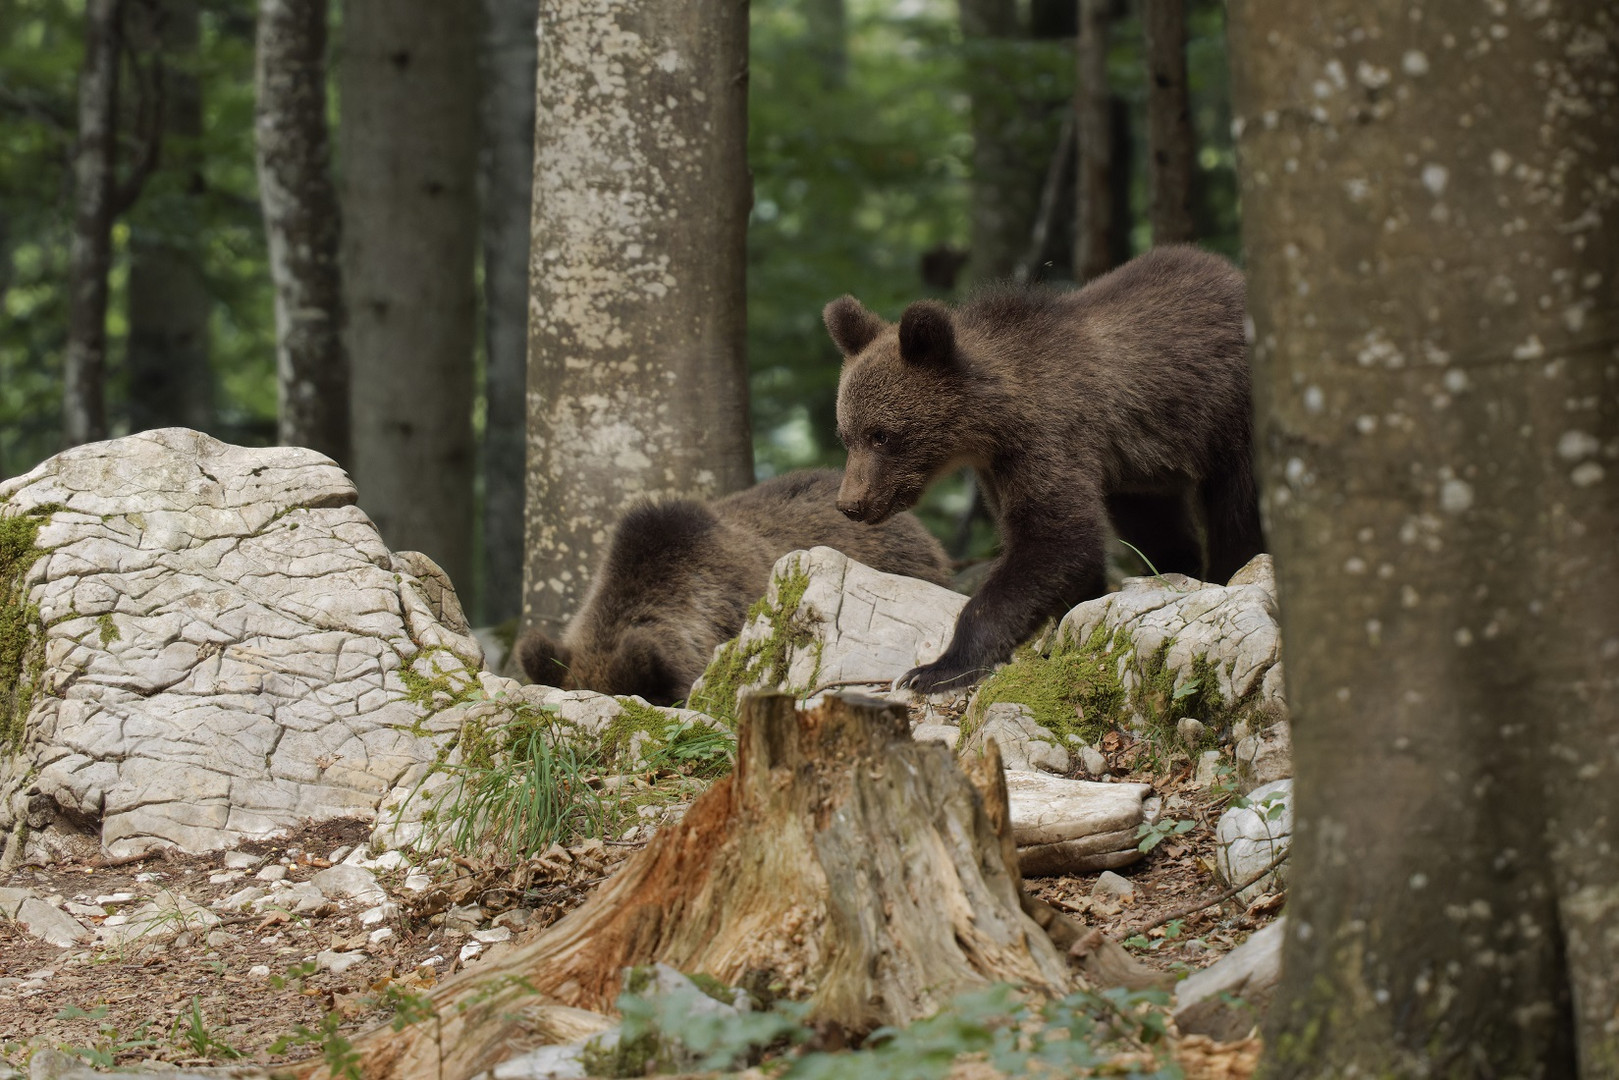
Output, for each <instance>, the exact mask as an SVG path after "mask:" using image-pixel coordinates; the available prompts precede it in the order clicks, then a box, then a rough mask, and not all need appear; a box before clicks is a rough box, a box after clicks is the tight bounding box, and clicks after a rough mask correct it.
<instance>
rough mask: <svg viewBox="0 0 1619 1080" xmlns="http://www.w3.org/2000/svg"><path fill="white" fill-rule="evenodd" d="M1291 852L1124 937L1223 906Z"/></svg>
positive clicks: (1285, 849) (1286, 851) (1284, 850)
mask: <svg viewBox="0 0 1619 1080" xmlns="http://www.w3.org/2000/svg"><path fill="white" fill-rule="evenodd" d="M1291 851H1292V849H1291V848H1283V849H1282V852H1281V853H1280V854H1279V855H1277V856H1276V858H1274V859H1272V860H1271V861H1270V862H1269V864H1267V865H1266V867H1265V868H1264V869H1263V870H1261V871H1259V872H1258V873H1257V874H1255V875H1254V876H1253V877H1251V878H1249V879H1248V880H1247V881H1244V882H1243V883H1242V884H1240V885H1233V886H1231V888H1229V889H1227V890H1226V891H1225V892H1223V893H1221V894H1220V895H1219V896H1216V897H1213V898H1211V899H1208V900H1202V901H1199V902H1198V903H1196V904H1193V905H1192V906H1191V907H1186V908H1181V909H1180V910H1179V911H1172V912H1170V913H1169V914H1168V915H1165V916H1163V917H1162V918H1160V919H1158V920H1157V921H1155V922H1150V923H1147V924H1146V925H1145V926H1138V927H1135V928H1134V929H1131V930H1127V931H1125V932H1124V935H1123V936H1124V937H1127V938H1130V937H1135V936H1136V935H1138V934H1145V933H1146V932H1147V931H1149V930H1156V929H1158V928H1159V927H1160V926H1163V925H1164V924H1165V923H1170V922H1174V921H1175V920H1176V919H1184V918H1186V916H1188V915H1196V914H1197V913H1198V912H1200V911H1202V910H1203V909H1204V908H1211V907H1213V906H1214V905H1215V904H1223V903H1225V902H1226V901H1227V900H1229V899H1231V898H1232V897H1233V896H1236V895H1237V894H1238V893H1240V892H1242V890H1244V889H1246V888H1248V886H1250V885H1252V884H1254V883H1255V882H1256V881H1259V880H1260V879H1262V878H1263V877H1264V876H1265V875H1266V874H1268V873H1270V872H1271V871H1272V870H1274V869H1276V868H1277V867H1278V866H1281V865H1282V863H1284V862H1286V861H1287V857H1288V855H1289V854H1290V853H1291Z"/></svg>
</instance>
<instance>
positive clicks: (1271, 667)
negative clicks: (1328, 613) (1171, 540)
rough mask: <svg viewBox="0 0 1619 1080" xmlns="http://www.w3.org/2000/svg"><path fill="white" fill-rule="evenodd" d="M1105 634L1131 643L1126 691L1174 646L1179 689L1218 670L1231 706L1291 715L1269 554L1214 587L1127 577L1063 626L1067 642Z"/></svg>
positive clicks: (1124, 671)
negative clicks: (1202, 666) (1202, 670)
mask: <svg viewBox="0 0 1619 1080" xmlns="http://www.w3.org/2000/svg"><path fill="white" fill-rule="evenodd" d="M1099 630H1100V631H1101V632H1102V633H1104V634H1108V635H1117V636H1120V637H1122V638H1126V639H1128V641H1129V648H1128V649H1124V650H1120V649H1118V648H1117V647H1115V652H1117V653H1119V655H1120V656H1121V664H1120V675H1121V680H1122V682H1123V683H1124V686H1125V689H1127V690H1134V689H1135V688H1136V687H1137V686H1139V685H1140V681H1141V667H1142V664H1143V662H1144V661H1146V660H1147V659H1148V658H1149V657H1152V656H1154V655H1155V654H1156V653H1157V652H1158V650H1159V648H1160V647H1162V646H1164V645H1165V643H1166V642H1167V643H1168V647H1167V650H1166V651H1165V653H1164V658H1163V659H1164V666H1165V668H1166V669H1167V670H1168V671H1170V672H1173V674H1174V679H1175V684H1176V686H1177V687H1179V686H1183V685H1185V684H1186V683H1187V682H1188V681H1189V680H1191V679H1193V678H1196V677H1197V675H1196V668H1197V667H1198V665H1199V663H1200V662H1203V663H1206V664H1207V665H1208V667H1210V668H1212V669H1213V671H1214V673H1215V676H1216V678H1217V679H1218V681H1219V690H1220V694H1221V696H1222V698H1223V699H1224V700H1225V701H1226V702H1227V703H1234V702H1237V701H1241V700H1243V699H1249V700H1250V701H1251V703H1252V704H1253V705H1254V706H1255V707H1256V708H1257V709H1262V710H1265V711H1268V712H1270V713H1272V714H1274V715H1277V716H1282V715H1285V709H1286V703H1285V701H1284V699H1283V683H1282V662H1281V644H1282V637H1281V628H1280V626H1279V625H1278V624H1277V621H1276V577H1275V572H1274V569H1273V565H1272V562H1271V557H1270V556H1269V555H1256V556H1254V558H1253V559H1252V560H1251V561H1250V562H1249V563H1248V564H1247V565H1246V566H1244V567H1242V569H1240V570H1238V571H1237V572H1236V574H1234V575H1233V576H1232V578H1231V581H1230V583H1229V584H1226V585H1212V584H1209V583H1207V582H1202V581H1197V580H1194V579H1192V578H1188V577H1185V576H1183V575H1180V574H1166V575H1163V576H1162V577H1142V578H1127V579H1125V582H1124V588H1123V589H1121V590H1120V591H1119V592H1116V593H1109V594H1108V595H1107V596H1099V597H1097V598H1096V599H1095V600H1088V601H1086V602H1085V603H1083V604H1080V605H1079V606H1077V607H1075V608H1074V609H1073V610H1072V611H1070V612H1069V613H1068V614H1067V615H1066V616H1064V617H1063V620H1062V623H1061V624H1060V625H1059V626H1058V629H1057V634H1058V636H1059V639H1061V640H1066V641H1069V642H1086V641H1089V640H1091V637H1092V635H1093V634H1095V633H1097V632H1098V631H1099Z"/></svg>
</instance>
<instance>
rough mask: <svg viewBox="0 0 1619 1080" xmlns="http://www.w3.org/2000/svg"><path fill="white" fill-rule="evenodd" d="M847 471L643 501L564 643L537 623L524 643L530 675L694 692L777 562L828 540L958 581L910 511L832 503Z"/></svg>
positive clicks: (660, 693)
mask: <svg viewBox="0 0 1619 1080" xmlns="http://www.w3.org/2000/svg"><path fill="white" fill-rule="evenodd" d="M837 490H838V474H837V473H836V472H834V471H832V470H830V469H817V470H809V471H805V472H795V473H788V474H787V475H785V476H778V477H776V478H775V479H773V480H766V481H765V482H764V483H762V484H758V485H756V486H754V487H751V488H749V489H747V490H746V491H739V492H737V493H736V494H734V495H729V496H726V497H725V498H723V499H719V500H716V501H714V502H710V503H702V502H696V501H693V500H689V499H678V500H673V501H669V502H662V503H643V504H642V505H640V506H638V507H636V508H634V509H632V510H631V511H630V512H629V513H628V514H626V515H625V516H624V518H623V520H621V521H620V522H619V523H618V528H617V529H616V530H615V531H614V533H613V538H612V540H611V542H610V543H609V544H608V547H607V556H606V558H605V559H603V560H602V564H601V566H600V567H598V569H597V572H596V576H595V578H594V580H592V582H591V585H590V590H589V592H588V593H587V594H586V595H585V600H584V603H583V604H582V605H581V606H580V608H579V611H578V613H577V614H576V615H574V617H573V619H572V620H571V621H570V622H569V623H568V628H567V630H566V632H565V633H564V634H563V640H562V643H561V644H558V643H556V642H553V641H552V640H551V639H550V638H549V637H547V636H546V635H545V634H543V633H541V632H540V631H538V630H532V631H529V632H528V633H526V634H524V635H523V636H522V637H521V638H519V639H518V641H517V645H516V650H517V656H518V660H519V662H521V664H522V665H523V671H524V672H525V673H527V675H528V677H529V678H530V679H533V680H534V681H535V682H537V683H544V684H546V685H549V686H561V687H564V688H566V689H570V690H598V691H601V692H602V693H604V694H636V695H639V696H640V697H643V698H645V699H646V700H647V701H649V702H651V703H652V704H654V705H672V704H674V703H675V702H677V701H680V700H682V699H683V698H685V696H686V692H687V690H688V689H689V688H690V687H691V684H692V683H693V682H695V681H696V680H697V676H699V675H701V674H702V673H703V669H704V668H706V667H707V666H708V661H709V659H710V658H711V657H712V656H713V655H714V649H715V648H716V647H717V646H719V645H720V644H721V643H722V642H725V641H729V640H730V639H731V638H734V637H736V635H737V634H739V633H741V632H742V624H743V622H744V621H745V620H746V618H747V611H748V607H749V606H750V605H751V604H752V603H753V602H754V601H755V600H757V599H759V597H761V596H763V595H764V594H765V590H766V589H767V588H768V587H769V585H770V568H771V567H772V566H774V565H775V563H776V560H777V559H779V558H781V557H782V556H783V555H785V554H787V553H788V552H789V551H797V550H799V549H800V548H811V547H816V546H823V545H824V546H826V547H831V548H836V549H837V550H839V551H841V552H843V553H844V554H845V555H847V556H849V557H850V558H851V559H855V560H857V561H859V562H863V563H865V564H866V565H867V566H870V567H872V568H873V569H876V570H882V571H884V572H886V573H890V574H905V575H907V576H909V577H915V578H921V579H922V580H924V581H931V582H933V583H934V584H936V585H946V584H948V583H949V580H950V561H949V559H947V558H946V557H945V553H944V549H943V548H942V547H940V546H939V542H938V541H937V540H935V539H934V538H933V536H932V535H931V534H930V533H929V532H928V531H927V529H925V528H924V527H923V526H922V523H921V522H920V521H918V520H917V519H916V518H914V517H912V516H911V515H910V514H902V515H900V516H898V517H896V518H893V519H892V520H890V521H887V522H885V523H884V524H883V525H882V526H881V527H879V528H876V529H868V528H866V527H864V526H862V525H856V524H853V523H852V522H849V521H847V520H845V519H844V518H843V517H842V516H840V515H839V514H838V512H837V511H836V510H835V509H834V508H833V500H834V499H835V497H836V495H837Z"/></svg>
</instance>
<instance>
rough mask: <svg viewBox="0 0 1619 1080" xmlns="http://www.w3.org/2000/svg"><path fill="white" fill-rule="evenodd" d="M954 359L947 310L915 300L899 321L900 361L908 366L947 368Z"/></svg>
mask: <svg viewBox="0 0 1619 1080" xmlns="http://www.w3.org/2000/svg"><path fill="white" fill-rule="evenodd" d="M955 355H956V327H955V324H954V323H953V322H951V321H950V309H948V308H946V307H945V306H944V305H943V304H941V303H939V302H938V301H937V300H918V301H917V302H916V303H914V304H912V305H911V306H910V307H908V308H906V309H905V314H904V315H901V316H900V319H899V358H900V359H901V360H903V361H905V362H906V363H907V364H931V365H936V366H939V367H944V366H945V365H948V364H949V363H950V362H951V360H953V359H954V358H955Z"/></svg>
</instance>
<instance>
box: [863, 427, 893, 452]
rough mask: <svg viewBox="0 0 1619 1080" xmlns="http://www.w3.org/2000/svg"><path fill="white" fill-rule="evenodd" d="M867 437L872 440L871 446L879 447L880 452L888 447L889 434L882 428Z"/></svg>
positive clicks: (873, 430)
mask: <svg viewBox="0 0 1619 1080" xmlns="http://www.w3.org/2000/svg"><path fill="white" fill-rule="evenodd" d="M867 437H868V438H869V439H871V445H873V446H875V447H877V448H878V449H879V450H880V449H882V448H883V447H885V446H887V445H888V439H889V435H888V432H886V431H884V430H883V429H882V428H873V429H872V432H871V434H870V435H869V436H867Z"/></svg>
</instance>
